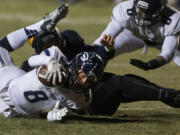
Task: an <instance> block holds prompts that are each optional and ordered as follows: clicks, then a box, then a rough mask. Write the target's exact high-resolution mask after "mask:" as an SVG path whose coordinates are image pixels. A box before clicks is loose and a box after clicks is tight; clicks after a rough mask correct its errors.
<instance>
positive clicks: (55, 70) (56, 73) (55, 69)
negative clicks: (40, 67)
mask: <svg viewBox="0 0 180 135" xmlns="http://www.w3.org/2000/svg"><path fill="white" fill-rule="evenodd" d="M47 68H48V72H47V73H46V76H45V78H46V80H47V81H48V82H50V81H52V84H53V85H57V83H58V84H61V82H62V79H63V76H64V77H66V74H65V71H66V70H65V68H64V66H63V65H61V64H60V63H58V61H56V60H55V59H51V60H50V61H49V63H48V64H47ZM57 80H58V81H57Z"/></svg>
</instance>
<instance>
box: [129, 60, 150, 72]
mask: <svg viewBox="0 0 180 135" xmlns="http://www.w3.org/2000/svg"><path fill="white" fill-rule="evenodd" d="M130 64H131V65H133V66H136V67H138V68H141V69H143V70H149V69H150V66H149V64H148V63H146V62H143V61H141V60H137V59H131V61H130Z"/></svg>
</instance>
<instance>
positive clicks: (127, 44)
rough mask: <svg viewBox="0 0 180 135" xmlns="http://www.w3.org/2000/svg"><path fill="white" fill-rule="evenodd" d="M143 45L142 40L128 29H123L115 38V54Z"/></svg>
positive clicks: (130, 50)
mask: <svg viewBox="0 0 180 135" xmlns="http://www.w3.org/2000/svg"><path fill="white" fill-rule="evenodd" d="M144 45H145V43H144V41H143V40H141V39H139V38H137V37H136V36H134V35H133V34H132V33H131V32H130V31H128V30H126V29H125V30H124V31H123V32H121V33H120V34H119V35H118V36H117V37H116V40H115V43H114V47H115V50H116V52H115V55H116V56H117V55H120V54H123V53H128V52H132V51H135V50H138V49H140V48H143V47H144Z"/></svg>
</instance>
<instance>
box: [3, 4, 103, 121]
mask: <svg viewBox="0 0 180 135" xmlns="http://www.w3.org/2000/svg"><path fill="white" fill-rule="evenodd" d="M66 13H67V6H66V5H62V6H61V7H59V8H58V9H56V10H55V11H54V12H52V14H50V15H48V16H47V17H45V19H43V20H42V21H40V22H38V23H37V24H36V25H31V26H29V27H26V28H24V29H20V30H17V31H15V32H12V33H10V34H8V35H7V36H6V37H5V38H3V39H2V40H1V41H0V80H1V81H0V83H1V84H0V114H2V115H3V116H5V117H16V116H37V115H38V114H39V113H40V112H41V111H43V110H46V109H49V108H52V107H54V106H55V107H54V109H53V110H52V111H50V112H49V113H48V115H47V118H48V120H54V119H56V120H60V119H61V118H62V117H63V116H65V115H66V113H67V108H66V107H69V108H72V109H75V110H76V109H78V110H79V109H83V108H85V107H86V106H88V105H89V103H90V102H91V97H92V92H91V89H89V87H90V86H91V85H92V84H93V83H95V82H97V81H98V80H99V79H100V78H101V76H102V74H103V70H104V61H103V59H102V58H101V57H100V56H99V55H98V54H96V53H95V52H82V53H80V54H77V55H76V56H75V57H74V58H73V59H72V60H71V61H70V63H68V61H67V59H66V58H65V56H64V55H63V54H62V52H61V51H60V50H59V49H56V48H57V47H55V46H54V47H52V48H50V50H52V51H51V55H49V56H47V55H44V54H47V52H46V51H44V52H42V53H41V54H39V55H34V56H32V57H30V58H29V60H28V62H29V64H30V66H32V67H33V68H34V69H33V70H32V71H30V72H28V73H25V72H24V71H23V70H22V69H19V68H17V67H16V66H15V65H14V64H13V61H12V59H11V57H10V55H9V52H10V51H14V50H16V49H17V48H20V47H21V46H22V45H23V43H24V42H25V41H26V40H28V36H30V34H31V36H33V35H34V34H35V33H36V32H37V31H31V30H29V29H31V28H34V27H35V28H36V30H39V31H41V29H43V28H42V27H41V26H46V30H48V29H47V28H50V31H51V30H52V31H54V30H53V29H54V25H56V24H54V22H53V20H56V22H55V23H57V21H58V20H60V19H62V18H63V17H64V16H65V15H66ZM49 24H50V25H49ZM47 26H48V27H47ZM49 26H50V27H49ZM51 26H52V27H51ZM43 30H44V29H43ZM27 34H29V35H27ZM46 41H49V40H46Z"/></svg>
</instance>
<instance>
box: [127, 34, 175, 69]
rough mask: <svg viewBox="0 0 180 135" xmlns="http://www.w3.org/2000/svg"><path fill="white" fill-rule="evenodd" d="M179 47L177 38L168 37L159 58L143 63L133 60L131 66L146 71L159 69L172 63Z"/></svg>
mask: <svg viewBox="0 0 180 135" xmlns="http://www.w3.org/2000/svg"><path fill="white" fill-rule="evenodd" d="M177 45H178V37H177V36H167V37H166V38H165V40H164V43H163V46H162V51H161V53H160V55H159V56H158V57H156V58H155V59H152V60H150V61H148V62H143V61H141V60H137V59H131V61H130V64H132V65H134V66H136V67H138V68H141V69H144V70H150V69H156V68H159V67H161V66H163V65H165V64H167V63H169V62H170V61H171V59H172V57H173V56H174V53H175V49H176V48H177Z"/></svg>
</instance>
